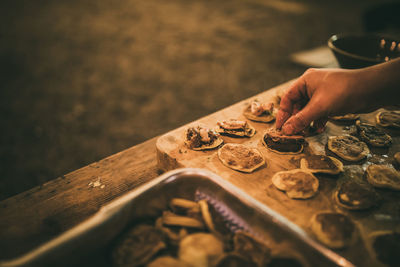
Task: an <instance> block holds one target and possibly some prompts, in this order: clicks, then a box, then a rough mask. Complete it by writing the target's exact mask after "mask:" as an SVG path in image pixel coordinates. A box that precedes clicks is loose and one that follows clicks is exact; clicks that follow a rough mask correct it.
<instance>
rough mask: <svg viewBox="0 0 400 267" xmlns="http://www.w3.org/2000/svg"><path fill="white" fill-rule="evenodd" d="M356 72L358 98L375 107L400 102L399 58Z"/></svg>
mask: <svg viewBox="0 0 400 267" xmlns="http://www.w3.org/2000/svg"><path fill="white" fill-rule="evenodd" d="M356 72H358V73H357V75H356V77H357V78H356V79H354V82H356V83H359V84H358V86H357V87H358V88H359V91H360V92H359V94H360V95H362V97H360V100H364V101H366V104H368V105H370V106H371V107H376V108H379V107H386V106H393V105H398V104H399V103H400V58H399V59H395V60H391V61H389V62H387V63H384V64H379V65H375V66H372V67H369V68H365V69H360V70H356ZM355 86H356V85H355ZM355 101H356V100H355Z"/></svg>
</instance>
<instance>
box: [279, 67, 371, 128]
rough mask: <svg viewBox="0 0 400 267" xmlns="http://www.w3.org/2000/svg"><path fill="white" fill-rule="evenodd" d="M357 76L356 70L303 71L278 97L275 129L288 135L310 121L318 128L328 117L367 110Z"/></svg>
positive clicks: (364, 94) (358, 73) (362, 87)
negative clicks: (280, 96) (279, 98)
mask: <svg viewBox="0 0 400 267" xmlns="http://www.w3.org/2000/svg"><path fill="white" fill-rule="evenodd" d="M361 75H362V72H360V71H358V70H343V69H309V70H307V71H306V72H305V73H304V74H303V75H302V76H301V77H300V78H299V79H297V80H296V81H295V82H294V83H293V84H292V85H291V86H290V88H289V90H288V91H287V92H286V93H285V95H284V96H283V97H282V100H281V103H280V109H279V111H278V114H277V116H276V128H277V129H281V128H282V131H283V133H284V134H287V135H292V134H296V133H298V132H300V131H302V130H303V129H304V128H306V127H307V126H309V125H310V123H311V122H312V121H314V127H316V128H317V129H319V130H321V129H323V127H324V126H325V124H326V122H327V120H328V117H329V116H333V115H344V114H347V113H356V112H359V111H367V110H368V108H369V109H371V108H372V107H371V106H368V104H369V102H370V101H366V100H367V98H368V97H369V94H368V90H364V89H365V88H366V86H365V84H364V83H363V82H360V78H361Z"/></svg>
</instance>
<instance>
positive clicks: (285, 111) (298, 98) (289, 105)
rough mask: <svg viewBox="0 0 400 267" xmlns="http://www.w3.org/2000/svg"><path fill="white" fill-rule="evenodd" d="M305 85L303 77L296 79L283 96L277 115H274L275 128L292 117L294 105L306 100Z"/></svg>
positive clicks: (278, 127)
mask: <svg viewBox="0 0 400 267" xmlns="http://www.w3.org/2000/svg"><path fill="white" fill-rule="evenodd" d="M307 98H308V96H307V92H306V84H305V80H304V78H303V76H301V77H300V78H298V79H297V80H296V81H295V82H294V83H292V85H291V86H290V87H289V89H288V90H287V92H286V93H285V94H284V95H283V97H282V99H281V103H280V108H279V111H278V114H277V115H276V128H277V129H280V128H281V127H282V125H283V124H284V123H285V122H286V121H287V120H288V119H289V118H290V117H291V116H292V115H293V109H294V105H295V104H296V103H301V102H304V100H305V99H307Z"/></svg>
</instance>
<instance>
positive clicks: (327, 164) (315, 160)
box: [305, 155, 337, 170]
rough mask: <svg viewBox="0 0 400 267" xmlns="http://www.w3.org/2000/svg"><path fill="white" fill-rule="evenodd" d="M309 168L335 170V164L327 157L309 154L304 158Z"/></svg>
mask: <svg viewBox="0 0 400 267" xmlns="http://www.w3.org/2000/svg"><path fill="white" fill-rule="evenodd" d="M305 159H306V160H307V163H308V168H309V169H314V170H316V169H319V170H337V166H336V164H335V163H334V162H333V160H332V159H331V158H329V157H326V156H322V155H310V156H307V157H306V158H305Z"/></svg>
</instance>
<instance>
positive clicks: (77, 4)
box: [0, 0, 400, 200]
mask: <svg viewBox="0 0 400 267" xmlns="http://www.w3.org/2000/svg"><path fill="white" fill-rule="evenodd" d="M393 6H396V7H397V8H398V2H394V3H390V2H384V1H377V0H354V1H344V0H336V1H317V0H299V1H289V0H282V1H278V0H247V1H243V0H231V1H208V0H204V1H198V0H192V1H189V0H169V1H163V0H146V1H136V0H125V1H111V0H99V1H93V0H92V1H89V0H79V1H75V0H58V1H55V0H53V1H47V0H37V1H25V0H17V1H15V0H13V1H10V0H3V1H1V3H0V63H1V64H0V122H1V126H2V127H1V130H0V200H1V199H5V198H7V197H10V196H12V195H15V194H17V193H20V192H23V191H25V190H27V189H29V188H32V187H34V186H37V185H40V184H43V183H45V182H46V181H49V180H52V179H54V178H56V177H58V176H61V175H64V174H66V173H68V172H71V171H74V170H76V169H78V168H81V167H83V166H85V165H87V164H90V163H92V162H95V161H98V160H100V159H103V158H105V157H107V156H109V155H112V154H114V153H116V152H119V151H121V150H124V149H127V148H129V147H131V146H134V145H136V144H139V143H141V142H143V141H145V140H148V139H150V138H152V137H156V136H158V135H160V134H163V133H165V132H167V131H169V130H172V129H174V128H177V127H178V126H181V125H183V124H186V123H188V122H190V121H193V120H195V119H198V118H200V117H202V116H205V115H207V114H209V113H211V112H214V111H217V110H219V109H221V108H223V107H226V106H228V105H231V104H234V103H235V102H237V101H240V100H243V99H245V98H247V97H250V96H253V95H255V94H257V93H259V92H262V91H264V90H267V89H269V88H271V87H274V86H276V85H279V84H281V83H283V82H286V81H288V80H290V79H293V78H296V77H298V76H300V75H301V74H302V73H303V72H304V71H305V70H306V69H307V66H305V65H300V64H297V63H295V62H293V61H292V60H291V55H292V54H293V53H297V52H299V51H304V50H309V49H313V48H315V47H320V46H326V42H327V40H328V38H329V37H330V36H331V35H333V34H336V33H351V32H355V33H358V32H366V31H370V32H384V33H386V34H390V35H397V36H398V29H399V23H400V20H399V19H398V16H397V15H398V14H400V13H399V9H397V10H396V9H395V8H393Z"/></svg>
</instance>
